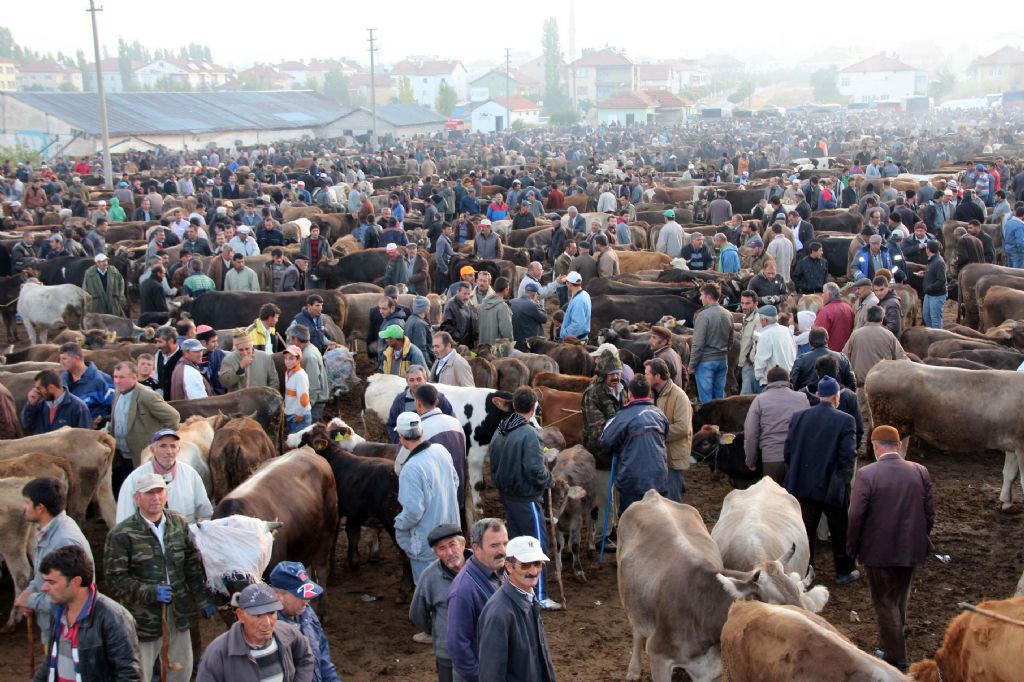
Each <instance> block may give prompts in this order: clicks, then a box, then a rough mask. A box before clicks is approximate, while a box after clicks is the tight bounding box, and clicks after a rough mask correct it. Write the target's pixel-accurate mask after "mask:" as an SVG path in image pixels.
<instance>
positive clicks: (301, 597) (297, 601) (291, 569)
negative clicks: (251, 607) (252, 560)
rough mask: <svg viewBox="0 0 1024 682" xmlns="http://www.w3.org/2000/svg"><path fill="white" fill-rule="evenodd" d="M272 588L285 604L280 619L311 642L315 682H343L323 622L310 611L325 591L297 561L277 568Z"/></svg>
mask: <svg viewBox="0 0 1024 682" xmlns="http://www.w3.org/2000/svg"><path fill="white" fill-rule="evenodd" d="M270 586H271V587H273V588H274V592H275V593H276V594H277V599H278V601H280V602H281V606H282V608H281V611H280V613H279V614H278V617H279V618H280V619H281V620H283V621H284V622H285V623H291V624H292V625H294V626H295V627H297V628H298V629H299V632H301V633H302V634H303V635H304V636H305V637H306V641H307V642H309V651H310V653H312V654H313V660H314V661H315V662H316V664H315V665H314V667H313V681H312V682H341V676H340V675H338V671H337V669H336V668H335V667H334V662H333V661H332V660H331V649H330V645H329V644H328V643H327V636H326V635H324V629H323V627H322V626H321V625H320V619H319V618H317V616H316V613H315V612H314V611H313V609H311V608H310V607H309V602H310V600H312V599H316V598H317V597H319V596H320V595H321V594H322V593H323V591H324V588H322V587H320V586H319V585H317V584H316V583H315V582H313V581H312V580H311V579H310V577H309V572H308V571H307V570H306V567H305V566H303V565H302V564H301V563H299V562H297V561H282V562H280V563H278V564H277V566H274V570H272V571H271V572H270Z"/></svg>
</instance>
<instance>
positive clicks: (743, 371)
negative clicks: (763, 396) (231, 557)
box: [740, 365, 761, 395]
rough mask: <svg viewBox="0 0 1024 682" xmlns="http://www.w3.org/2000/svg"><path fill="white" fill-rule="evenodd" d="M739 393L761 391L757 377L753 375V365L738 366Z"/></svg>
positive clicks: (755, 393) (745, 393) (746, 393)
mask: <svg viewBox="0 0 1024 682" xmlns="http://www.w3.org/2000/svg"><path fill="white" fill-rule="evenodd" d="M740 379H741V385H740V393H741V394H743V395H751V394H753V395H757V394H758V393H760V392H761V387H760V386H759V385H758V383H757V379H756V378H755V377H754V366H753V365H743V367H741V368H740Z"/></svg>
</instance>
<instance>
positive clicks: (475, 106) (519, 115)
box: [461, 97, 540, 133]
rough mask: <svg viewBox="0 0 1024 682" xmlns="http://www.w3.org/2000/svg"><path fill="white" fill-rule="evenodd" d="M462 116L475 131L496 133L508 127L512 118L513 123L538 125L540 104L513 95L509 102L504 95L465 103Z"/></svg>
mask: <svg viewBox="0 0 1024 682" xmlns="http://www.w3.org/2000/svg"><path fill="white" fill-rule="evenodd" d="M461 117H462V119H463V120H464V121H466V122H467V123H468V124H469V128H470V130H471V131H473V132H474V133H495V132H501V131H502V130H504V129H505V128H508V127H509V119H510V118H511V125H516V124H517V123H518V124H522V125H538V124H539V123H540V105H539V104H537V103H535V102H531V101H530V100H528V99H526V98H525V97H512V98H511V99H510V100H508V102H507V103H506V100H505V98H504V97H493V98H491V99H488V100H485V101H483V102H472V103H470V104H466V105H463V106H462V115H461Z"/></svg>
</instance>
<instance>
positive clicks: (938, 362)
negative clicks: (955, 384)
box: [907, 353, 992, 369]
mask: <svg viewBox="0 0 1024 682" xmlns="http://www.w3.org/2000/svg"><path fill="white" fill-rule="evenodd" d="M907 357H909V358H910V359H911V360H913V359H914V357H916V356H914V357H911V355H910V353H907ZM923 362H924V364H926V365H931V366H932V367H958V368H959V369H992V368H991V367H989V366H988V365H983V364H981V363H980V362H974V361H973V360H960V359H954V358H925V359H924V360H923Z"/></svg>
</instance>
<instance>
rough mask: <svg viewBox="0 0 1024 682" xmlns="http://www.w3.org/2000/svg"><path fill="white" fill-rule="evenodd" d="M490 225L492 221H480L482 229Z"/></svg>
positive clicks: (485, 219)
mask: <svg viewBox="0 0 1024 682" xmlns="http://www.w3.org/2000/svg"><path fill="white" fill-rule="evenodd" d="M490 224H491V221H490V220H488V219H487V218H484V219H483V220H481V221H480V225H481V227H482V226H484V225H490Z"/></svg>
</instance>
